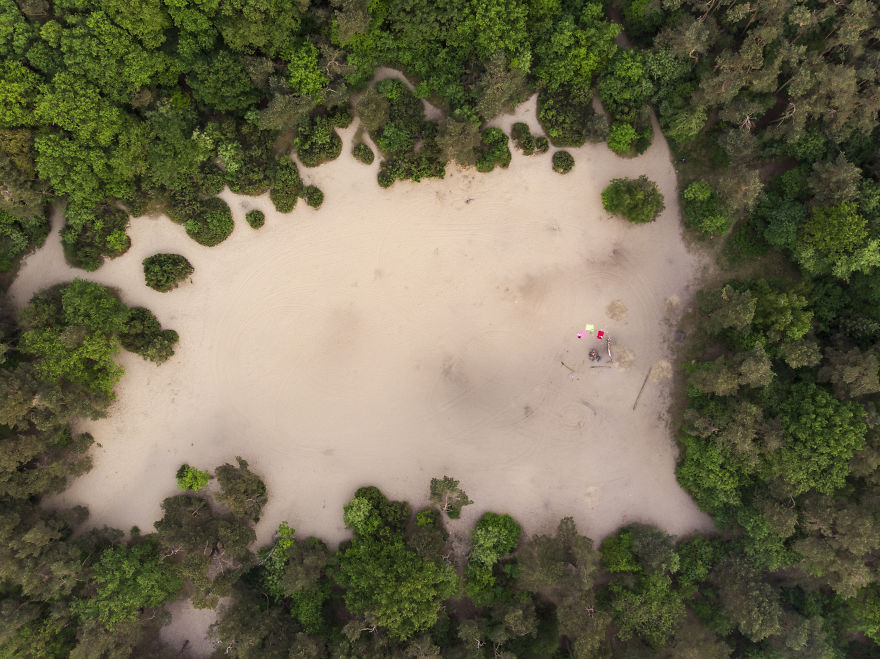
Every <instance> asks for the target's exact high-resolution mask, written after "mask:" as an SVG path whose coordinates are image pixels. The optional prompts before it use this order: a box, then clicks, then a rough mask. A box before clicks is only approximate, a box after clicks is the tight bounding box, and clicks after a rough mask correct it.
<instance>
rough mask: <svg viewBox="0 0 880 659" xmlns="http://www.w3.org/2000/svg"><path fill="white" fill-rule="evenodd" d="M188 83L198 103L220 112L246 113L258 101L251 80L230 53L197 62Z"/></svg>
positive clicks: (217, 54) (221, 53)
mask: <svg viewBox="0 0 880 659" xmlns="http://www.w3.org/2000/svg"><path fill="white" fill-rule="evenodd" d="M187 84H189V86H190V89H192V91H193V96H195V98H196V100H197V101H199V102H200V103H202V104H204V105H206V106H208V107H212V108H214V109H216V110H219V111H221V112H224V111H227V110H232V111H242V110H245V109H246V108H248V107H249V106H250V105H251V104H252V103H253V102H254V101H255V100H256V94H255V91H256V90H255V89H254V87H253V84H252V83H251V81H250V78H248V76H247V74H246V73H245V71H244V68H243V67H242V66H241V63H240V62H239V61H238V59H237V58H236V57H235V56H233V55H232V54H231V53H230V52H229V51H227V50H221V51H219V52H218V53H216V54H215V55H212V56H211V57H204V58H200V59H198V60H196V61H195V63H194V64H193V65H192V70H191V72H190V73H189V74H188V75H187Z"/></svg>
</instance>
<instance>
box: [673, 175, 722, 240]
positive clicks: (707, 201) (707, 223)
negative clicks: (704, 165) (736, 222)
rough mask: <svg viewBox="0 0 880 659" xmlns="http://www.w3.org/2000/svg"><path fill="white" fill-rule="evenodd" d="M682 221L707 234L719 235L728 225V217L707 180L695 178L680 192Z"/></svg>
mask: <svg viewBox="0 0 880 659" xmlns="http://www.w3.org/2000/svg"><path fill="white" fill-rule="evenodd" d="M681 201H682V210H683V212H684V222H685V224H686V225H687V226H689V227H691V228H692V229H696V230H697V231H699V232H700V233H702V234H705V235H707V236H720V235H722V234H724V233H725V232H726V231H727V228H728V227H729V226H730V218H729V217H728V215H727V213H726V212H725V210H724V207H723V206H722V205H721V200H720V199H719V198H718V195H717V194H716V192H715V190H714V189H713V188H712V185H711V184H710V183H709V182H708V181H703V180H697V181H694V182H692V183H691V184H690V185H688V186H687V187H686V188H685V189H684V190H683V191H682V193H681Z"/></svg>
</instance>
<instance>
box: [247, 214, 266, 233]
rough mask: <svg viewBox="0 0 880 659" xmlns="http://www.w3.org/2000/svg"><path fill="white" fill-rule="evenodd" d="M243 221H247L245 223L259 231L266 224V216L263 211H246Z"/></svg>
mask: <svg viewBox="0 0 880 659" xmlns="http://www.w3.org/2000/svg"><path fill="white" fill-rule="evenodd" d="M244 219H245V220H247V223H248V224H250V225H251V227H252V228H254V229H259V228H260V227H261V226H263V225H264V224H265V223H266V215H265V214H264V213H263V211H258V210H252V211H248V212H247V214H246V215H245V216H244Z"/></svg>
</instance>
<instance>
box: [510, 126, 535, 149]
mask: <svg viewBox="0 0 880 659" xmlns="http://www.w3.org/2000/svg"><path fill="white" fill-rule="evenodd" d="M510 136H511V137H512V138H513V141H514V144H516V146H517V148H518V149H519V150H520V151H522V152H523V155H525V156H530V155H532V154H533V153H534V152H535V136H534V135H532V131H530V130H529V126H528V124H524V123H522V122H521V121H520V122H517V123H515V124H513V128H512V129H511V131H510Z"/></svg>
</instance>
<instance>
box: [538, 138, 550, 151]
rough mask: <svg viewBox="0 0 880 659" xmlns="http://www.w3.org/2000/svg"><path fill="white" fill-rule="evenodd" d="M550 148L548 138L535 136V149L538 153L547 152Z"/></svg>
mask: <svg viewBox="0 0 880 659" xmlns="http://www.w3.org/2000/svg"><path fill="white" fill-rule="evenodd" d="M549 150H550V140H548V139H547V138H546V137H544V136H543V135H541V137H536V138H535V151H537V152H538V153H547V152H548V151H549Z"/></svg>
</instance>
